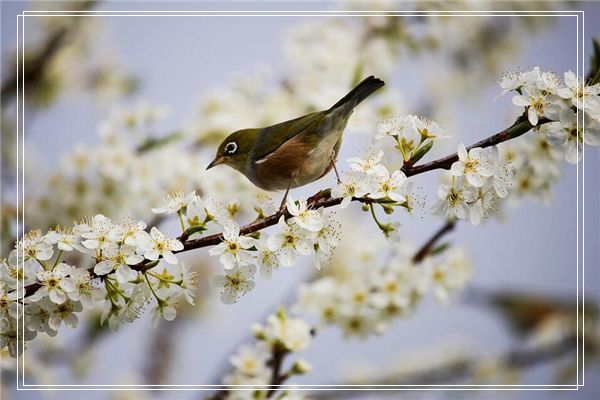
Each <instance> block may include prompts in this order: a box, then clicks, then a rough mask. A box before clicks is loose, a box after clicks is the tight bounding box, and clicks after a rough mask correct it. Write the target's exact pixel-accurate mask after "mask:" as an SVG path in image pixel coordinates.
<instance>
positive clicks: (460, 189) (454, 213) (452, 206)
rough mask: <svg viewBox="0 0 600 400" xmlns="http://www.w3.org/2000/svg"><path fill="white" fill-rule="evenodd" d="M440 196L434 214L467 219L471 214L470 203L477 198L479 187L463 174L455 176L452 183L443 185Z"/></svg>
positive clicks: (439, 191)
mask: <svg viewBox="0 0 600 400" xmlns="http://www.w3.org/2000/svg"><path fill="white" fill-rule="evenodd" d="M438 197H439V198H438V200H437V201H436V203H435V204H434V205H433V207H432V211H433V213H434V214H437V215H445V216H447V217H456V218H458V219H466V218H467V217H468V216H469V205H468V203H470V202H473V201H475V200H476V199H477V188H475V187H473V186H471V185H469V183H468V182H467V180H466V179H465V178H464V177H462V176H461V177H458V178H453V180H452V184H451V185H441V186H440V188H439V190H438Z"/></svg>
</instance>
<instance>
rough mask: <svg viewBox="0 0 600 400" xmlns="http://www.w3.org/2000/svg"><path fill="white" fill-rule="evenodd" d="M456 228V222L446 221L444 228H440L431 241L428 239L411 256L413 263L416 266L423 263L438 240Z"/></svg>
mask: <svg viewBox="0 0 600 400" xmlns="http://www.w3.org/2000/svg"><path fill="white" fill-rule="evenodd" d="M455 226H456V220H454V219H449V220H448V221H446V223H445V224H444V226H442V227H441V228H440V229H439V230H438V231H437V232H436V233H435V234H434V235H433V236H432V237H431V239H429V240H428V241H427V242H426V243H425V244H424V245H423V246H422V247H421V248H420V249H419V250H418V251H417V252H416V253H415V255H414V256H413V259H412V260H413V262H414V263H416V264H418V263H420V262H421V261H423V260H424V259H425V258H426V257H427V256H428V255H429V253H431V250H433V246H435V244H436V243H437V242H438V240H440V239H441V238H442V236H444V235H445V234H446V233H448V232H451V231H452V230H454V227H455Z"/></svg>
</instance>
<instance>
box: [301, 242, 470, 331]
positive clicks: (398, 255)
mask: <svg viewBox="0 0 600 400" xmlns="http://www.w3.org/2000/svg"><path fill="white" fill-rule="evenodd" d="M353 257H354V258H356V259H357V261H356V262H357V263H358V264H357V265H355V267H352V263H351V264H350V265H345V266H343V267H341V268H342V272H341V273H339V274H338V275H337V276H336V275H331V276H326V277H323V278H319V279H317V280H315V281H314V282H311V283H309V284H306V285H304V286H302V287H300V288H299V291H298V293H299V294H298V302H297V303H296V305H295V310H297V311H302V312H306V313H309V314H313V315H316V316H317V317H318V318H319V320H320V323H321V324H322V325H335V326H338V327H340V328H341V329H342V330H343V332H344V335H345V336H346V337H361V338H366V337H368V336H369V335H372V334H381V333H383V332H384V331H386V330H387V329H388V327H389V326H390V325H391V323H392V322H393V321H394V320H396V319H399V318H403V317H407V316H409V315H411V314H412V313H413V312H414V310H415V309H416V307H417V306H418V304H419V303H420V301H421V299H422V298H423V296H425V295H426V294H427V293H433V295H434V296H435V298H436V300H438V301H439V302H441V303H443V304H448V303H449V302H450V301H451V300H452V299H453V298H454V297H455V296H456V295H457V294H458V293H460V292H461V290H462V289H463V288H464V287H465V284H466V282H467V281H468V279H469V278H470V275H471V263H470V261H469V259H468V258H467V255H466V253H465V251H464V250H463V249H461V248H451V249H448V250H446V251H445V253H444V254H443V255H441V256H440V257H435V258H434V257H428V258H426V259H425V260H423V261H421V262H418V263H417V262H415V261H413V260H412V258H411V257H410V256H408V255H407V254H406V251H404V250H399V249H397V248H394V249H392V251H391V252H386V254H385V255H382V254H376V255H375V254H370V255H369V254H367V255H366V257H367V259H365V255H360V254H357V255H356V254H355V255H353ZM366 263H368V264H369V265H368V268H365V264H366Z"/></svg>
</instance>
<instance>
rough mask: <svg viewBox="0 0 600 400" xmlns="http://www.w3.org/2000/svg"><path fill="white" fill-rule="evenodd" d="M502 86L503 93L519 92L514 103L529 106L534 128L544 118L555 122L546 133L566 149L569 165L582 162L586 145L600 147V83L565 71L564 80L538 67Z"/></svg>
mask: <svg viewBox="0 0 600 400" xmlns="http://www.w3.org/2000/svg"><path fill="white" fill-rule="evenodd" d="M581 79H583V77H581ZM500 87H501V88H502V89H503V94H504V93H508V92H510V91H512V92H515V93H516V94H515V95H514V96H513V98H512V102H513V104H514V105H516V106H519V107H525V110H526V112H527V118H528V120H529V122H530V123H531V125H533V126H538V124H539V123H540V121H541V120H542V118H544V119H546V120H547V121H551V122H550V123H548V124H547V125H545V126H544V128H543V134H545V135H546V136H547V138H548V142H549V143H550V144H552V145H557V146H560V147H561V148H562V149H561V150H562V152H563V153H564V157H565V159H566V160H567V161H568V162H569V163H571V164H574V163H577V162H578V161H579V160H580V159H581V156H582V153H583V145H584V143H585V144H589V145H592V146H600V83H596V84H594V85H589V84H586V83H584V82H582V81H581V80H578V76H577V75H576V74H574V73H573V72H572V71H568V72H565V74H564V80H563V81H561V80H560V78H559V77H558V76H557V75H556V74H554V73H553V72H544V71H541V70H540V68H539V67H535V68H533V69H532V70H530V71H527V72H512V73H510V74H507V75H506V76H504V77H503V79H502V80H501V81H500Z"/></svg>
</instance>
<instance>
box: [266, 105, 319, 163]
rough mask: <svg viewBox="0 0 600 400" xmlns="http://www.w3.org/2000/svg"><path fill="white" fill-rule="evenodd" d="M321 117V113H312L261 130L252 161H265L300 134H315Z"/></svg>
mask: <svg viewBox="0 0 600 400" xmlns="http://www.w3.org/2000/svg"><path fill="white" fill-rule="evenodd" d="M323 117H324V113H323V112H314V113H311V114H307V115H305V116H303V117H300V118H296V119H293V120H290V121H285V122H281V123H279V124H276V125H271V126H268V127H266V128H263V129H261V132H260V133H259V135H258V138H257V140H256V146H255V147H254V160H256V161H257V162H258V161H260V160H263V159H265V158H266V157H268V156H269V155H270V154H272V153H273V152H274V151H276V150H277V149H278V148H279V147H280V146H282V145H283V144H284V143H286V142H288V141H289V140H290V139H292V138H294V137H296V136H297V135H298V134H300V133H302V132H305V133H308V132H310V131H315V132H316V131H317V127H318V126H319V124H320V123H321V121H322V119H323ZM315 139H316V138H315Z"/></svg>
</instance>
